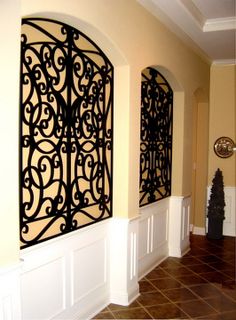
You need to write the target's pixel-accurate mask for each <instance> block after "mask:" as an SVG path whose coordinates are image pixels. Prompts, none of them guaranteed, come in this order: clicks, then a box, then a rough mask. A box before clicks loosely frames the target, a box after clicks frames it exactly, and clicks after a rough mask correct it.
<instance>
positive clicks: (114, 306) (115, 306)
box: [107, 300, 140, 312]
mask: <svg viewBox="0 0 236 320" xmlns="http://www.w3.org/2000/svg"><path fill="white" fill-rule="evenodd" d="M107 308H108V310H109V311H112V312H113V311H117V310H127V309H134V308H140V304H139V303H138V302H137V300H135V301H134V302H132V303H131V304H130V305H129V306H121V305H119V304H114V303H111V304H109V305H108V307H107Z"/></svg>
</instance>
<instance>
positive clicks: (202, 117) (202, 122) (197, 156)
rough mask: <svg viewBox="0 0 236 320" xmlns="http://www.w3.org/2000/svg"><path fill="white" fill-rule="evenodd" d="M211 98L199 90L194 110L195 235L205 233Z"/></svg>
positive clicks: (192, 220) (193, 181)
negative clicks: (209, 101)
mask: <svg viewBox="0 0 236 320" xmlns="http://www.w3.org/2000/svg"><path fill="white" fill-rule="evenodd" d="M208 100H209V97H208V94H207V93H206V92H205V91H204V90H203V89H202V88H197V89H196V90H195V92H194V94H193V108H192V194H191V198H192V209H191V217H190V223H191V224H192V225H193V232H194V233H198V234H199V233H200V234H204V233H205V213H206V196H207V193H206V190H207V175H208V149H209V144H208V140H209V103H208Z"/></svg>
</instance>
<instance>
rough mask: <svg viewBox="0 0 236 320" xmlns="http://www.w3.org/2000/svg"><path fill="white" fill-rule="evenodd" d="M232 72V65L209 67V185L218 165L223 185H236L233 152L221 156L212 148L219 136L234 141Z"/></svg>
mask: <svg viewBox="0 0 236 320" xmlns="http://www.w3.org/2000/svg"><path fill="white" fill-rule="evenodd" d="M235 75H236V66H235V65H234V66H233V65H228V66H224V65H223V66H222V65H213V66H212V67H211V87H210V120H209V127H210V129H209V158H208V166H209V170H208V185H211V183H212V179H213V177H214V174H215V171H216V170H217V168H220V169H221V170H222V172H223V178H224V185H225V186H231V187H233V186H236V172H235V171H236V160H235V159H236V155H235V153H234V155H233V156H231V157H230V158H227V159H222V158H219V157H217V156H216V154H215V153H214V150H213V146H214V143H215V141H216V140H217V139H218V138H220V137H222V136H225V137H230V138H231V139H233V141H234V142H236V132H235V131H236V125H235V121H236V112H235V108H236V107H235V106H236V101H235V87H236V82H235Z"/></svg>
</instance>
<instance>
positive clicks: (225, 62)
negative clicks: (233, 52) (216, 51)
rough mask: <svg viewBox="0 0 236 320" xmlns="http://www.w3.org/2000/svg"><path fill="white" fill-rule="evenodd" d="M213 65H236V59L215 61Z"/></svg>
mask: <svg viewBox="0 0 236 320" xmlns="http://www.w3.org/2000/svg"><path fill="white" fill-rule="evenodd" d="M212 65H236V59H219V60H214V61H213V62H212Z"/></svg>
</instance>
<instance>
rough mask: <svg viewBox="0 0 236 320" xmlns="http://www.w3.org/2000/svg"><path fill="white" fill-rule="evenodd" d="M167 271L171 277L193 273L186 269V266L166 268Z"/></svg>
mask: <svg viewBox="0 0 236 320" xmlns="http://www.w3.org/2000/svg"><path fill="white" fill-rule="evenodd" d="M165 271H166V272H167V273H169V274H170V275H171V276H174V277H175V276H185V275H187V274H192V271H190V270H189V269H187V268H185V267H184V266H182V265H181V266H177V267H173V268H166V269H165Z"/></svg>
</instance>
